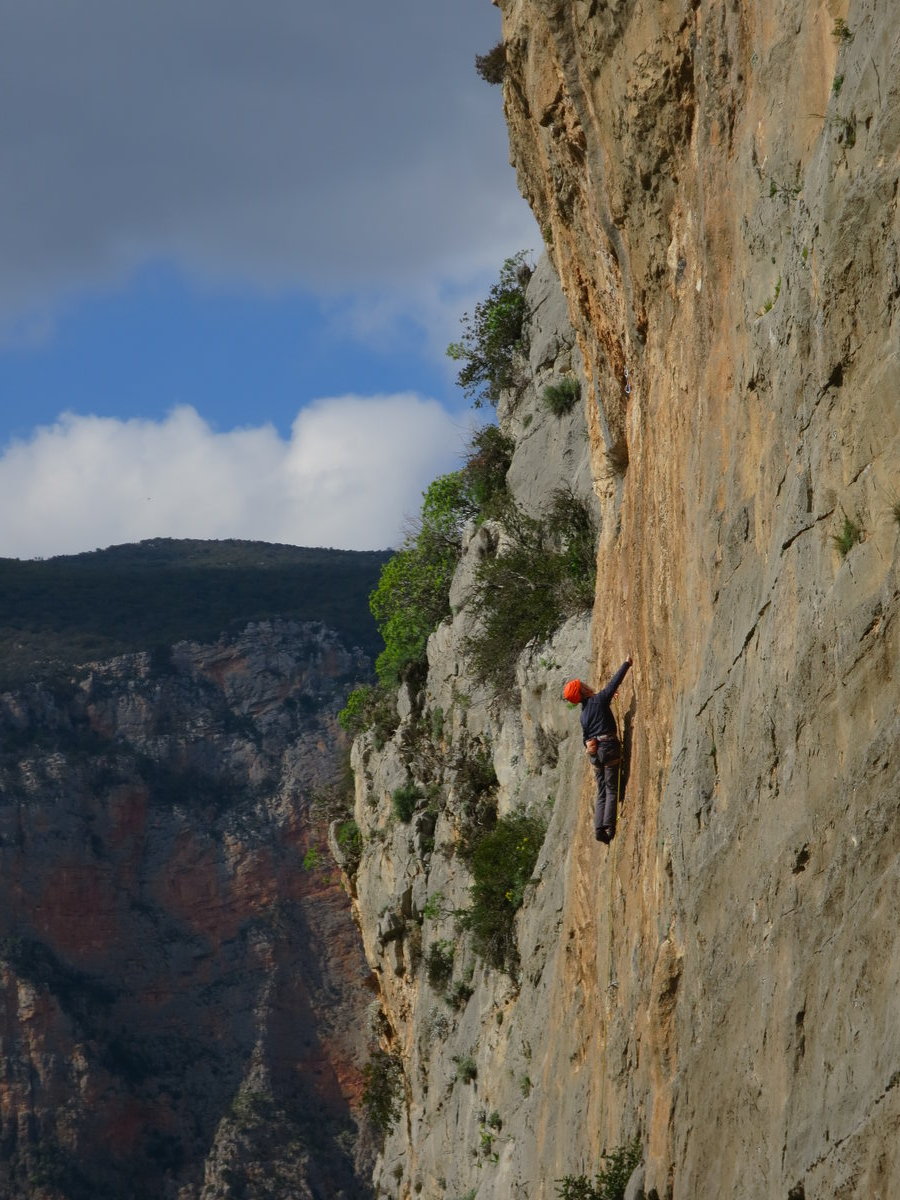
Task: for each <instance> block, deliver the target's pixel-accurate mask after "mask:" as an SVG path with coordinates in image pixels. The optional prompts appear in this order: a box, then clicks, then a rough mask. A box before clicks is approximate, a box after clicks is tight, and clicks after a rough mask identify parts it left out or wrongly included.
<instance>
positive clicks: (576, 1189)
mask: <svg viewBox="0 0 900 1200" xmlns="http://www.w3.org/2000/svg"><path fill="white" fill-rule="evenodd" d="M602 1158H603V1159H604V1161H605V1163H606V1166H605V1167H604V1168H603V1169H602V1170H601V1171H600V1173H599V1174H598V1175H596V1176H595V1177H594V1182H593V1183H591V1181H590V1180H589V1179H588V1177H587V1175H566V1176H565V1178H564V1179H558V1180H557V1181H556V1194H557V1196H558V1197H560V1200H623V1198H624V1196H625V1188H626V1187H627V1186H628V1180H629V1179H630V1178H631V1176H632V1173H633V1172H634V1169H635V1167H636V1166H637V1165H638V1163H639V1162H640V1161H641V1143H640V1140H639V1139H637V1138H635V1140H634V1141H632V1142H628V1143H627V1144H626V1145H624V1146H619V1147H618V1148H617V1149H615V1150H613V1151H611V1152H610V1153H609V1154H603V1155H602Z"/></svg>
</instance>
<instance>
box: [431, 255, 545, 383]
mask: <svg viewBox="0 0 900 1200" xmlns="http://www.w3.org/2000/svg"><path fill="white" fill-rule="evenodd" d="M527 256H528V251H527V250H520V251H519V253H518V254H515V255H513V257H512V258H508V259H506V261H505V262H504V264H503V266H502V268H501V269H500V278H499V279H498V281H497V282H496V283H495V284H494V285H493V286H492V287H491V289H490V291H489V292H488V295H487V298H486V299H485V300H481V301H480V302H479V303H478V304H476V305H475V311H474V313H473V314H472V315H471V316H470V315H469V313H464V314H463V318H462V324H463V335H462V338H461V340H460V341H458V342H451V343H450V345H449V346H448V347H447V354H448V355H449V356H450V358H452V359H454V360H455V361H457V362H462V363H463V366H462V367H461V369H460V371H459V374H458V375H457V377H456V382H457V383H458V384H459V386H460V387H461V388H462V390H463V392H464V393H465V394H466V395H467V396H468V397H470V398H471V399H472V400H473V401H474V402H475V405H476V406H478V405H480V404H483V403H484V402H485V401H487V402H488V403H490V404H496V403H497V401H498V400H499V399H500V393H501V392H502V391H504V390H505V389H507V388H511V387H513V386H514V385H515V384H516V382H517V374H516V357H517V355H519V354H520V353H522V352H523V351H524V349H525V346H524V328H525V318H526V316H527V315H528V306H527V303H526V301H525V289H526V287H527V286H528V281H529V279H530V278H531V275H532V272H533V270H534V268H533V267H532V266H531V265H530V264H529V263H528V261H527Z"/></svg>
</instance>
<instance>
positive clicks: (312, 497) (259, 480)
mask: <svg viewBox="0 0 900 1200" xmlns="http://www.w3.org/2000/svg"><path fill="white" fill-rule="evenodd" d="M461 443H462V431H461V430H460V428H459V426H458V424H457V423H456V422H455V421H454V419H453V418H452V417H451V416H450V415H449V414H448V413H447V412H446V411H445V410H444V409H443V408H442V407H441V406H440V405H439V404H438V403H437V402H436V401H434V400H430V399H427V398H424V397H422V396H419V395H416V394H414V393H401V394H398V395H386V396H365V397H363V396H352V395H351V396H339V397H331V398H327V399H321V400H317V401H315V402H314V403H313V404H311V405H310V406H309V407H307V408H304V409H303V410H302V411H301V412H300V413H299V415H298V416H297V418H296V420H295V421H294V424H293V428H292V430H291V435H290V437H289V438H288V439H284V438H282V437H281V436H280V435H279V434H278V432H277V431H276V430H275V429H274V428H273V427H272V426H271V425H262V426H259V427H256V428H245V429H235V430H231V431H229V432H225V433H220V432H216V431H214V430H213V429H212V428H211V427H210V426H209V425H208V424H207V423H206V422H205V421H204V420H203V419H202V418H201V417H200V416H199V415H198V414H197V412H196V411H195V410H194V409H193V408H191V407H189V406H184V407H179V408H175V409H173V410H172V411H171V412H170V413H169V414H168V416H167V417H166V418H165V419H164V420H162V421H148V420H136V419H135V420H118V419H114V418H107V417H95V416H79V415H76V414H74V413H65V414H63V415H62V416H61V417H60V418H59V420H58V421H57V422H56V423H55V424H53V425H51V426H45V427H42V428H40V429H37V430H36V431H35V432H34V434H33V435H32V436H31V437H30V438H29V439H28V440H26V441H19V442H14V443H13V444H12V445H10V446H9V447H7V449H6V451H5V453H4V454H3V456H2V458H0V508H2V511H3V512H4V514H6V518H5V521H4V524H3V527H2V529H0V556H3V557H10V558H33V557H43V558H46V557H50V556H52V555H56V554H71V553H77V552H79V551H82V550H93V549H95V548H97V547H103V546H107V545H115V544H117V543H122V542H133V541H139V540H141V539H143V538H150V537H175V538H179V537H190V538H250V539H258V540H261V541H270V542H286V543H290V544H293V545H300V546H335V547H341V548H345V549H354V550H362V549H378V548H383V547H386V546H389V545H396V544H397V541H398V538H399V534H400V531H401V529H402V527H403V524H404V519H405V518H406V517H408V516H410V515H412V514H414V513H416V512H417V511H418V508H419V504H420V500H421V492H422V491H423V489H424V488H425V487H426V486H427V485H428V483H430V481H431V480H432V479H434V478H435V477H436V476H437V475H439V474H441V473H443V472H445V471H448V470H453V469H454V468H455V466H456V465H457V464H458V459H459V452H460V449H461Z"/></svg>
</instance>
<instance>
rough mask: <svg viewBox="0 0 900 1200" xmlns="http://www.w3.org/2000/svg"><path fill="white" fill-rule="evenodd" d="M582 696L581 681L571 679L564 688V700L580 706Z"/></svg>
mask: <svg viewBox="0 0 900 1200" xmlns="http://www.w3.org/2000/svg"><path fill="white" fill-rule="evenodd" d="M582 694H583V693H582V685H581V680H580V679H570V680H569V682H568V683H567V684H566V686H565V687H564V688H563V700H568V702H569V703H570V704H580V703H581V697H582Z"/></svg>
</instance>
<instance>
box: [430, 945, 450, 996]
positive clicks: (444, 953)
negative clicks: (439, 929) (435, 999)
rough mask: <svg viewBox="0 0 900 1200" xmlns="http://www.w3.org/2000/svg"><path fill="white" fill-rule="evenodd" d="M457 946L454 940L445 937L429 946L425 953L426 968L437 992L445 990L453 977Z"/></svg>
mask: <svg viewBox="0 0 900 1200" xmlns="http://www.w3.org/2000/svg"><path fill="white" fill-rule="evenodd" d="M454 957H455V947H454V945H453V942H448V941H446V940H444V939H443V938H442V939H441V940H440V941H438V942H435V943H434V944H433V945H432V946H430V947H429V949H428V953H427V954H426V955H425V970H426V973H427V975H428V982H429V983H430V984H431V986H432V987H433V988H434V990H435V991H436V992H445V991H446V990H447V987H448V985H449V983H450V980H451V979H452V978H453V959H454Z"/></svg>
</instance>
